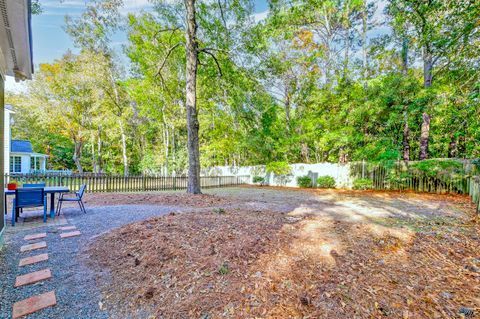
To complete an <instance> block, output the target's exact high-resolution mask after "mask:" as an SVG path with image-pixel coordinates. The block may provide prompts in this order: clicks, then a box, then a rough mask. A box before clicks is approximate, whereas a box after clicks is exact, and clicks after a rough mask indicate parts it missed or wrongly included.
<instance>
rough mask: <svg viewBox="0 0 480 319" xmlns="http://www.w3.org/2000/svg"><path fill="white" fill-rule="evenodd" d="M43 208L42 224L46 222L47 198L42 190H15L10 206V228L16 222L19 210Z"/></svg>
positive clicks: (30, 188)
mask: <svg viewBox="0 0 480 319" xmlns="http://www.w3.org/2000/svg"><path fill="white" fill-rule="evenodd" d="M40 206H43V222H44V223H46V222H47V196H46V194H45V190H44V189H43V188H33V187H27V188H17V189H16V190H15V198H14V199H13V205H12V226H15V222H16V221H17V220H18V214H17V212H18V211H19V209H23V208H28V207H40Z"/></svg>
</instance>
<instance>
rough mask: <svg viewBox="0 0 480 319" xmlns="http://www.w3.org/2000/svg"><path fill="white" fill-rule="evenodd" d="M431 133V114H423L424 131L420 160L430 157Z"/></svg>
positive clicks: (422, 133)
mask: <svg viewBox="0 0 480 319" xmlns="http://www.w3.org/2000/svg"><path fill="white" fill-rule="evenodd" d="M429 135H430V115H428V113H427V112H423V114H422V131H421V133H420V160H424V159H427V158H428V137H429Z"/></svg>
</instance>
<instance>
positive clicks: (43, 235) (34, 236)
mask: <svg viewBox="0 0 480 319" xmlns="http://www.w3.org/2000/svg"><path fill="white" fill-rule="evenodd" d="M45 237H47V233H38V234H32V235H27V236H25V237H23V239H24V240H34V239H40V238H45Z"/></svg>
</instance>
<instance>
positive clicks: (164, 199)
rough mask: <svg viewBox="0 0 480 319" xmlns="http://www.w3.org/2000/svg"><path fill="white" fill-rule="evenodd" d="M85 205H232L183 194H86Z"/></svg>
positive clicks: (204, 197) (226, 201)
mask: <svg viewBox="0 0 480 319" xmlns="http://www.w3.org/2000/svg"><path fill="white" fill-rule="evenodd" d="M84 202H85V205H86V206H87V207H88V206H106V205H163V206H190V207H210V206H217V205H218V206H222V205H228V204H230V203H232V200H231V199H227V198H224V197H217V196H213V195H208V194H200V195H195V196H186V195H185V193H178V194H175V193H161V192H154V193H88V194H87V195H86V196H85V200H84Z"/></svg>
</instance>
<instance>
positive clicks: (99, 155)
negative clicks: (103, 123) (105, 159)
mask: <svg viewBox="0 0 480 319" xmlns="http://www.w3.org/2000/svg"><path fill="white" fill-rule="evenodd" d="M100 134H101V132H100V130H99V131H98V139H97V158H98V160H97V171H98V173H102V171H103V169H102V164H103V163H102V138H101V137H100Z"/></svg>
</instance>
